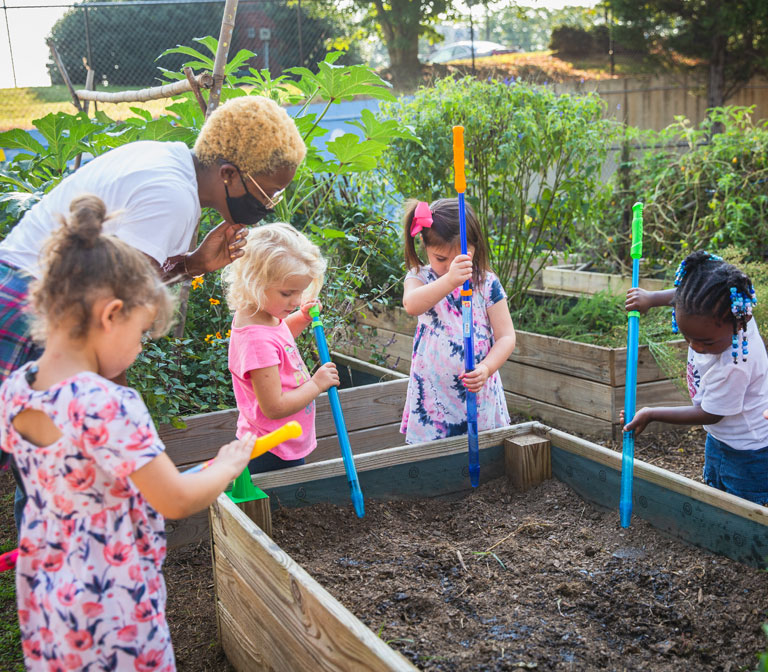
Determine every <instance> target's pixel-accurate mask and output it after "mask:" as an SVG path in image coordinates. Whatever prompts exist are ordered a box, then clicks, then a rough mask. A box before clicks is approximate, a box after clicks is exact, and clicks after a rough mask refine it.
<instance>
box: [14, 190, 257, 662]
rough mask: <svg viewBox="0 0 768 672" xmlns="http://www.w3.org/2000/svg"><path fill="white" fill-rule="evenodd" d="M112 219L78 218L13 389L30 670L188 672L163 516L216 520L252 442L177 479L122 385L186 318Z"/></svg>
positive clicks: (20, 575) (44, 283)
mask: <svg viewBox="0 0 768 672" xmlns="http://www.w3.org/2000/svg"><path fill="white" fill-rule="evenodd" d="M105 218H106V215H105V209H104V204H103V203H102V202H101V201H100V200H99V199H97V198H96V197H94V196H82V197H80V198H78V199H76V200H75V201H73V202H72V204H71V206H70V219H69V222H67V223H65V224H64V225H63V226H62V227H61V228H60V229H59V230H58V231H56V232H55V233H54V234H53V235H52V236H51V239H50V240H49V241H48V243H47V245H46V247H45V249H44V252H43V257H42V262H43V264H42V265H43V268H44V272H43V274H42V275H41V277H40V278H39V279H38V280H36V281H35V282H34V284H33V286H32V293H31V301H32V305H33V307H34V309H35V312H36V318H35V320H36V322H35V324H34V327H35V331H36V336H37V337H38V338H44V339H45V351H44V353H43V355H42V356H41V357H40V359H39V360H37V361H36V362H30V363H28V364H26V365H24V366H23V367H22V368H20V369H18V370H17V371H16V372H14V373H13V374H11V375H10V376H9V377H8V379H7V380H6V381H5V382H4V384H3V386H2V388H0V448H2V450H3V451H5V452H8V453H12V454H13V456H14V458H15V460H16V464H17V465H18V468H19V472H20V474H21V477H22V479H23V481H24V485H25V487H26V491H27V494H28V499H27V503H26V506H25V508H24V512H23V516H22V521H21V530H20V535H19V538H20V542H19V556H18V561H17V565H16V591H17V597H18V614H19V622H20V625H21V638H22V646H23V650H24V662H25V664H26V666H27V669H28V670H45V671H46V672H50V671H51V670H56V671H58V670H62V671H64V670H89V672H95V671H96V670H121V671H122V670H135V671H138V672H144V671H150V670H152V671H154V670H164V671H169V670H174V669H175V663H174V656H173V648H172V646H171V640H170V634H169V631H168V624H167V622H166V620H165V596H166V592H165V583H164V581H163V576H162V574H161V567H162V564H163V560H164V558H165V531H164V522H163V520H164V519H163V516H170V517H174V518H179V517H183V516H187V515H190V514H191V513H194V512H195V511H198V510H200V509H203V508H204V507H206V506H208V504H209V503H210V502H211V501H213V500H214V499H215V497H216V496H217V495H218V494H219V493H220V492H221V491H222V490H223V489H224V487H226V485H227V483H228V482H229V481H230V480H232V479H233V478H234V477H235V476H236V475H237V474H239V473H240V472H241V471H242V470H243V469H244V468H245V466H246V464H247V463H248V457H249V453H250V449H251V445H252V443H251V437H244V438H243V440H241V441H235V442H233V443H231V444H228V445H227V446H224V447H223V448H222V449H221V451H220V452H219V456H218V458H217V459H216V460H215V461H214V463H213V464H212V465H211V466H210V468H208V469H206V470H204V471H202V472H200V473H196V474H190V475H183V474H180V473H179V472H178V470H177V469H176V467H175V466H174V465H173V463H172V462H171V460H170V459H169V458H168V456H167V455H166V454H165V452H164V446H163V444H162V442H161V441H160V439H159V437H158V435H157V432H156V430H155V427H154V425H153V424H152V420H151V419H150V417H149V413H148V412H147V408H146V407H145V405H144V403H143V402H142V400H141V398H140V397H139V395H138V394H137V393H136V392H135V391H134V390H132V389H130V388H127V387H123V386H121V385H117V384H115V383H113V382H111V381H110V378H115V377H117V376H118V375H120V374H121V373H122V372H124V371H125V369H126V368H127V367H128V366H129V365H130V364H131V363H132V362H133V360H134V359H135V358H136V356H137V355H138V354H139V352H141V341H142V336H143V335H144V334H145V333H146V331H147V330H150V329H151V330H152V331H153V332H154V333H156V334H157V333H161V332H162V331H163V329H164V328H166V327H167V325H168V322H169V318H170V316H171V314H172V312H173V305H172V302H171V300H170V297H169V295H168V293H167V291H166V289H165V287H164V286H163V285H162V284H161V282H160V280H159V277H158V275H157V273H156V272H155V271H154V269H153V268H152V266H151V265H150V261H149V260H148V259H147V258H146V257H145V256H144V255H143V254H142V253H141V252H139V251H138V250H136V249H134V248H132V247H130V246H129V245H128V244H127V243H124V242H122V241H120V240H119V239H117V238H115V237H112V236H107V235H102V233H101V230H102V224H103V222H104V220H105Z"/></svg>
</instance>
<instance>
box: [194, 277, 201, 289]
mask: <svg viewBox="0 0 768 672" xmlns="http://www.w3.org/2000/svg"><path fill="white" fill-rule="evenodd" d="M202 284H203V276H202V275H198V276H197V277H196V278H192V289H199V288H200V287H201V286H202Z"/></svg>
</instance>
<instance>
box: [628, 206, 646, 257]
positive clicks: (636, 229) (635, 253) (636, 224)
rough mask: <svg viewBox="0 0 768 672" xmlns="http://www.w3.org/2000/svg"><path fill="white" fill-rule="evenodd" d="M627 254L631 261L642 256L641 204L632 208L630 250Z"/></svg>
mask: <svg viewBox="0 0 768 672" xmlns="http://www.w3.org/2000/svg"><path fill="white" fill-rule="evenodd" d="M629 254H630V256H631V257H632V258H633V259H640V258H641V257H642V256H643V204H642V203H640V202H637V203H635V204H634V205H633V206H632V249H631V250H630V253H629Z"/></svg>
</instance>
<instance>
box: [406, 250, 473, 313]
mask: <svg viewBox="0 0 768 672" xmlns="http://www.w3.org/2000/svg"><path fill="white" fill-rule="evenodd" d="M471 279H472V258H471V257H470V256H469V255H466V254H459V255H457V256H456V257H455V258H454V259H453V261H452V262H451V266H450V268H449V270H448V272H447V273H446V274H445V275H443V276H441V277H439V278H438V279H437V280H435V282H430V283H429V284H426V285H425V284H424V283H423V282H422V281H421V280H419V279H417V278H408V279H407V280H406V281H405V283H404V285H403V308H405V312H406V313H408V314H409V315H421V314H422V313H426V312H427V311H428V310H429V309H430V308H432V306H434V305H435V304H436V303H437V302H438V301H440V299H443V298H445V297H446V296H448V295H449V294H450V293H451V292H452V291H453V290H454V289H456V288H457V287H458V286H459V285H461V284H463V283H464V282H465V281H466V280H471Z"/></svg>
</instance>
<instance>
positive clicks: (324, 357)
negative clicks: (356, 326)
mask: <svg viewBox="0 0 768 672" xmlns="http://www.w3.org/2000/svg"><path fill="white" fill-rule="evenodd" d="M309 316H310V317H311V318H312V330H313V331H314V332H315V342H316V343H317V352H318V353H319V355H320V361H321V362H322V363H323V364H326V363H328V362H330V361H331V355H330V353H329V352H328V342H327V341H326V339H325V331H324V330H323V322H322V320H321V319H320V307H319V306H312V307H311V308H310V309H309ZM328 401H329V403H330V404H331V413H332V415H333V424H334V425H335V426H336V434H337V436H338V439H339V448H340V449H341V458H342V461H343V462H344V470H345V471H346V474H347V483H348V484H349V496H350V498H351V499H352V505H353V506H354V507H355V513H356V514H357V516H358V518H362V517H363V516H364V515H365V502H364V501H363V492H362V490H361V489H360V482H359V481H358V479H357V469H356V468H355V460H354V457H353V456H352V447H351V446H350V444H349V432H347V424H346V422H345V421H344V413H342V411H341V400H340V399H339V391H338V389H336V387H331V388H330V389H329V390H328Z"/></svg>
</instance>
